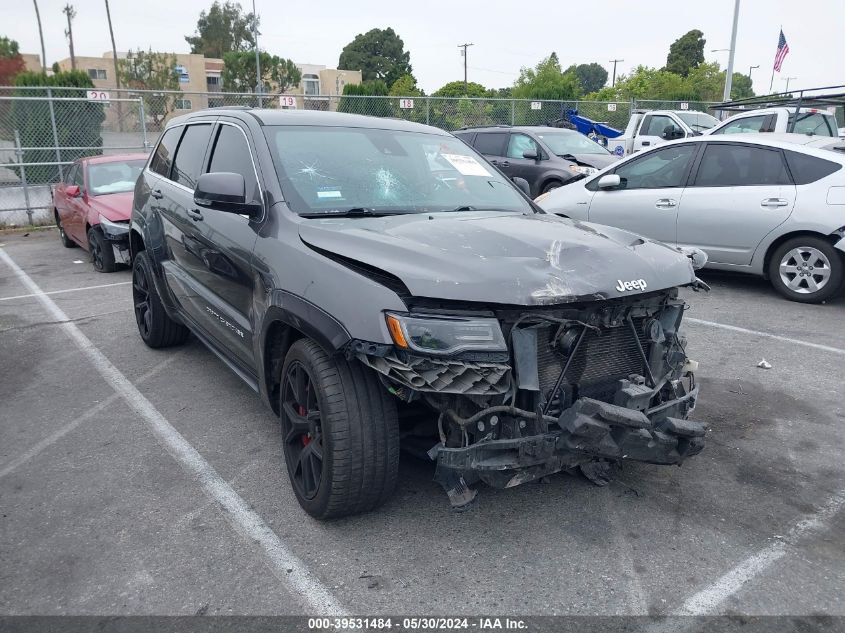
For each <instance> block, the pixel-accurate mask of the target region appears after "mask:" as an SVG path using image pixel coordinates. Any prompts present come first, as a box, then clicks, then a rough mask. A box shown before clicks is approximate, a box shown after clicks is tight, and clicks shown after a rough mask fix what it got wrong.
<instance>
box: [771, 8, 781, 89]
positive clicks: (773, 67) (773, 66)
mask: <svg viewBox="0 0 845 633" xmlns="http://www.w3.org/2000/svg"><path fill="white" fill-rule="evenodd" d="M780 32H781V33H783V24H781V25H780ZM778 37H780V36H778ZM778 44H780V39H778ZM775 57H777V54H775ZM775 66H776V64H772V80H771V81H770V82H769V94H772V86H774V85H775Z"/></svg>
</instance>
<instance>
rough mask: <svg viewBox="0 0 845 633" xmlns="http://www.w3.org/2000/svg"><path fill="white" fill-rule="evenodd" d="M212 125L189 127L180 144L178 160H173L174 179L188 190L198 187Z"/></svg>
mask: <svg viewBox="0 0 845 633" xmlns="http://www.w3.org/2000/svg"><path fill="white" fill-rule="evenodd" d="M210 135H211V124H210V123H202V124H199V125H189V126H187V128H186V129H185V134H184V135H183V136H182V140H181V141H180V142H179V149H177V150H176V158H174V159H173V178H172V180H175V181H176V182H178V183H179V184H180V185H184V186H185V187H187V188H188V189H193V188H195V187H196V186H197V178H199V175H200V173H201V172H202V159H203V157H204V156H205V150H206V149H207V148H208V138H209V136H210Z"/></svg>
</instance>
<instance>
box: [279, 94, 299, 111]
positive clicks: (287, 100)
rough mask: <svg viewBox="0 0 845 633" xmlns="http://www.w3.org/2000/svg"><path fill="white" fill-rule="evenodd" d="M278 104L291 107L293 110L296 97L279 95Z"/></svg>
mask: <svg viewBox="0 0 845 633" xmlns="http://www.w3.org/2000/svg"><path fill="white" fill-rule="evenodd" d="M279 105H280V106H282V107H283V108H293V109H294V110H295V109H296V97H288V96H285V95H282V96H281V97H279Z"/></svg>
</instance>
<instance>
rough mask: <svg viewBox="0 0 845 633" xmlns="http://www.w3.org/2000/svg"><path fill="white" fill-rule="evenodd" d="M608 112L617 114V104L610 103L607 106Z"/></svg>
mask: <svg viewBox="0 0 845 633" xmlns="http://www.w3.org/2000/svg"><path fill="white" fill-rule="evenodd" d="M607 111H608V112H616V104H615V103H608V104H607Z"/></svg>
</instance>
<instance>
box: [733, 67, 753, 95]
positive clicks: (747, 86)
mask: <svg viewBox="0 0 845 633" xmlns="http://www.w3.org/2000/svg"><path fill="white" fill-rule="evenodd" d="M753 96H755V94H754V90H753V89H752V87H751V77H749V76H748V75H743V74H742V73H734V76H733V81H732V82H731V99H747V98H748V97H753Z"/></svg>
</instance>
